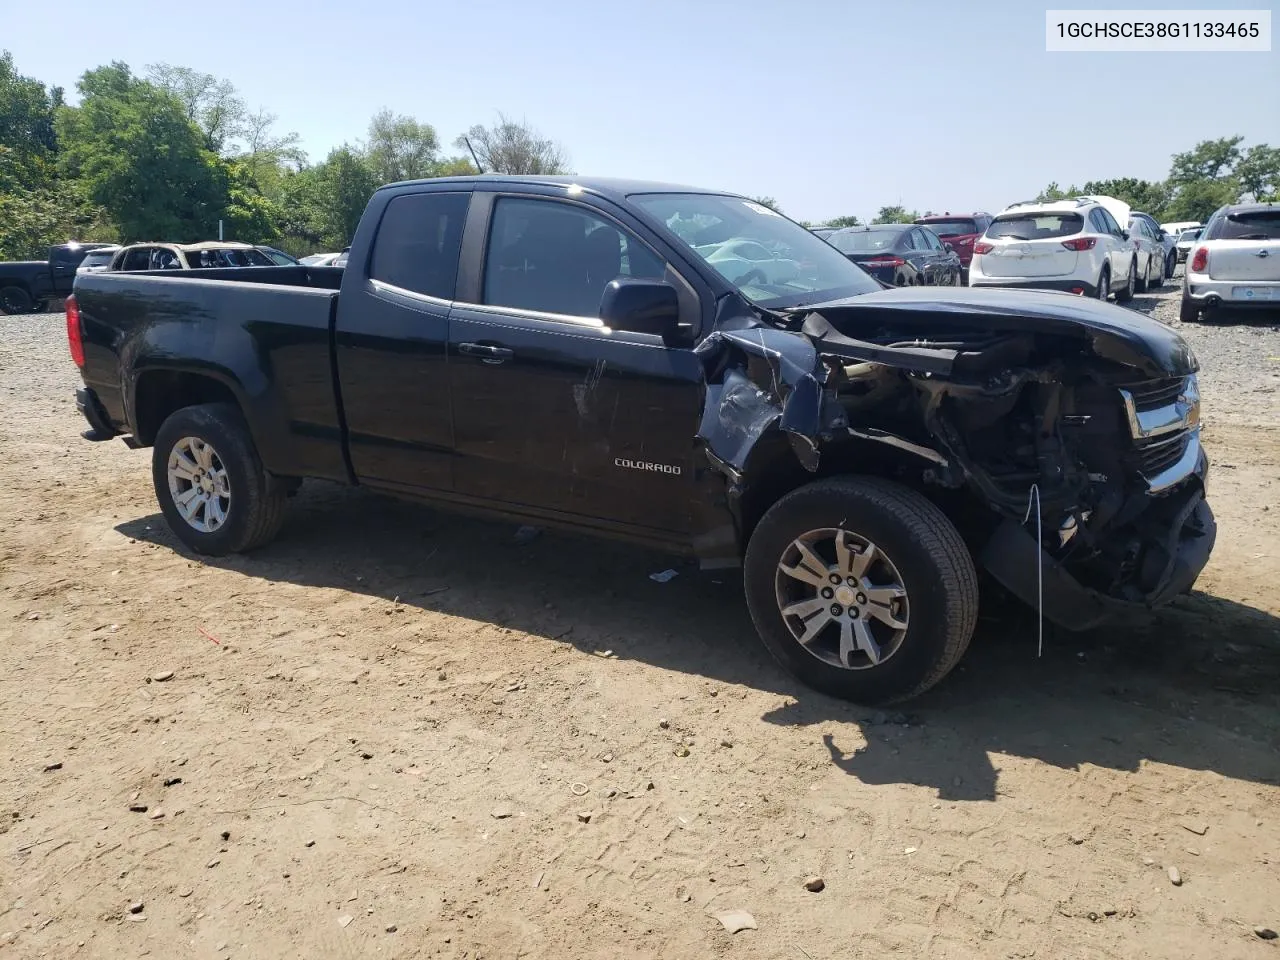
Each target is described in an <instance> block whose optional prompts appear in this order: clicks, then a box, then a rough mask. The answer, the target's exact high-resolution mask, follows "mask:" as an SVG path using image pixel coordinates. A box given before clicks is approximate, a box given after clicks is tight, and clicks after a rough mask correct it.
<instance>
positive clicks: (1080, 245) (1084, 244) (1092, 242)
mask: <svg viewBox="0 0 1280 960" xmlns="http://www.w3.org/2000/svg"><path fill="white" fill-rule="evenodd" d="M1097 243H1098V238H1097V237H1076V238H1075V239H1074V240H1063V241H1062V245H1063V246H1064V247H1066V248H1067V249H1068V250H1075V251H1076V252H1077V253H1079V252H1080V251H1081V250H1092V249H1093V248H1094V246H1096V245H1097Z"/></svg>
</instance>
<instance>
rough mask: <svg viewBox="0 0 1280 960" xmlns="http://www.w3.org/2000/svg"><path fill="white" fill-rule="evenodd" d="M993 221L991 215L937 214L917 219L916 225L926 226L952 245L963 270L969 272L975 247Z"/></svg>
mask: <svg viewBox="0 0 1280 960" xmlns="http://www.w3.org/2000/svg"><path fill="white" fill-rule="evenodd" d="M992 219H993V217H992V216H991V214H989V213H962V214H961V213H955V214H953V213H937V214H930V215H929V216H927V217H917V218H916V223H921V224H924V225H925V226H927V227H928V228H929V229H930V230H932V231H933V232H934V233H936V234H937V235H938V237H939V238H940V239H941V240H942V241H943V243H949V244H951V249H953V250H954V251H955V252H956V255H957V256H959V257H960V266H961V268H962V269H963V270H965V271H968V269H969V261H970V260H972V259H973V245H974V244H975V243H977V242H978V238H979V237H981V236H982V234H983V232H984V231H985V230H986V229H987V227H989V226H991V221H992Z"/></svg>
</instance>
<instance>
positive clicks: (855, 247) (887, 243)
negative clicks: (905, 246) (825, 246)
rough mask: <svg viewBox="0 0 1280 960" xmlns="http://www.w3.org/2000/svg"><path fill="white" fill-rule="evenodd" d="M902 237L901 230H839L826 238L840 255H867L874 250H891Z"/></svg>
mask: <svg viewBox="0 0 1280 960" xmlns="http://www.w3.org/2000/svg"><path fill="white" fill-rule="evenodd" d="M900 236H902V231H901V230H850V231H848V232H845V231H843V230H841V231H840V232H839V233H834V234H832V235H831V236H830V237H828V238H827V242H829V243H830V244H831V245H832V246H833V247H835V248H836V249H837V250H839V251H840V252H841V253H869V252H872V251H875V250H891V249H892V248H893V245H894V244H895V243H897V242H898V238H899V237H900Z"/></svg>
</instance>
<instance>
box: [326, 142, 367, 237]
mask: <svg viewBox="0 0 1280 960" xmlns="http://www.w3.org/2000/svg"><path fill="white" fill-rule="evenodd" d="M316 178H317V181H318V183H319V189H320V203H321V205H322V212H321V218H320V222H321V225H322V229H323V231H324V234H323V236H324V238H325V240H327V241H330V242H331V243H332V245H333V246H335V247H342V246H346V245H347V244H349V243H350V242H351V238H352V237H353V236H355V232H356V226H357V225H358V224H359V223H360V218H361V217H362V216H363V215H364V208H365V207H366V206H368V204H369V198H370V197H371V196H373V192H374V191H375V190H377V189H378V187H379V186H380V185H381V184H380V183H379V182H378V174H377V172H376V171H375V170H374V168H373V165H372V164H371V163H370V162H369V159H368V158H367V157H366V156H364V155H363V154H362V153H361V152H360V151H359V150H356V149H355V148H353V147H351V146H349V145H348V144H343V145H342V146H340V147H338V148H336V149H334V150H332V151H330V153H329V156H328V157H327V158H326V159H325V161H324V163H323V164H321V166H320V168H319V169H318V170H317V171H316Z"/></svg>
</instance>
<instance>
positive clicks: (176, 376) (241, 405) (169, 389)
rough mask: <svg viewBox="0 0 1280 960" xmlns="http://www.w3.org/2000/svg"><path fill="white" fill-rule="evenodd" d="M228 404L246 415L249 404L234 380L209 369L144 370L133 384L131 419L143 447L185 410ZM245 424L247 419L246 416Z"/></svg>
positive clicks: (148, 444)
mask: <svg viewBox="0 0 1280 960" xmlns="http://www.w3.org/2000/svg"><path fill="white" fill-rule="evenodd" d="M202 403H227V404H231V405H232V406H234V407H235V408H236V409H237V410H239V411H240V414H241V416H245V415H246V411H247V405H246V404H245V402H244V398H243V397H242V396H241V394H240V392H239V391H238V390H237V389H236V388H235V387H234V386H233V381H232V380H231V379H230V378H229V377H226V376H225V375H222V374H220V373H217V372H214V371H210V370H198V371H197V370H188V369H182V368H169V367H158V368H151V369H145V370H141V371H139V372H138V373H137V375H136V376H135V378H134V381H133V390H132V396H131V399H130V420H131V423H132V426H133V436H134V439H135V440H136V441H137V442H138V444H139V445H140V446H144V447H148V446H151V444H153V443H154V442H155V438H156V434H157V432H159V430H160V425H161V424H162V423H164V421H165V420H166V419H167V418H168V417H169V416H170V415H172V414H173V413H175V412H176V411H178V410H181V409H182V408H183V407H192V406H196V405H197V404H202ZM245 419H246V422H247V421H248V417H247V416H245Z"/></svg>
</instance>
